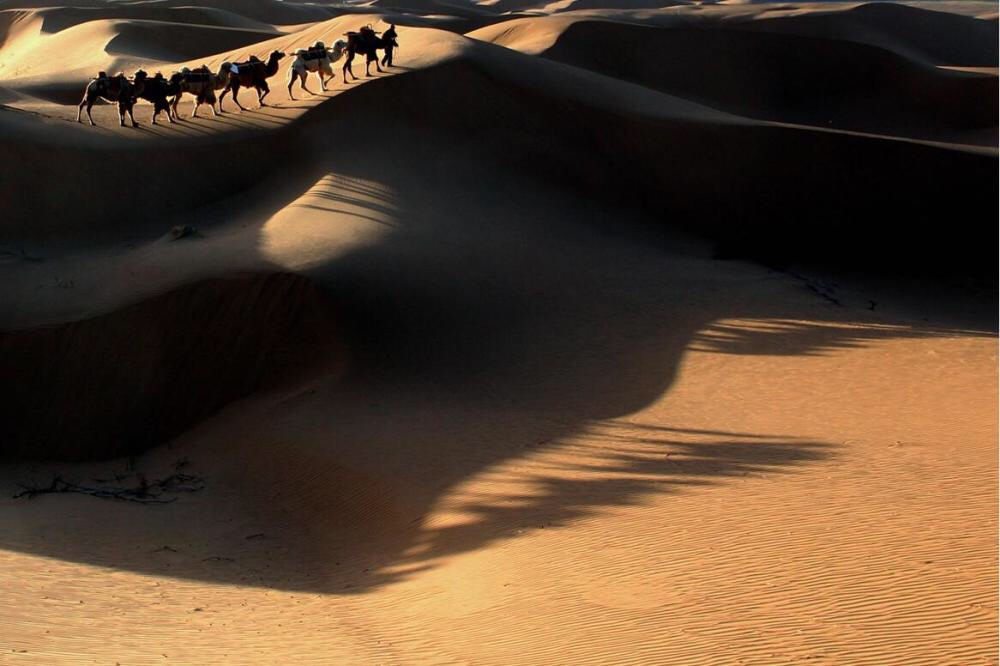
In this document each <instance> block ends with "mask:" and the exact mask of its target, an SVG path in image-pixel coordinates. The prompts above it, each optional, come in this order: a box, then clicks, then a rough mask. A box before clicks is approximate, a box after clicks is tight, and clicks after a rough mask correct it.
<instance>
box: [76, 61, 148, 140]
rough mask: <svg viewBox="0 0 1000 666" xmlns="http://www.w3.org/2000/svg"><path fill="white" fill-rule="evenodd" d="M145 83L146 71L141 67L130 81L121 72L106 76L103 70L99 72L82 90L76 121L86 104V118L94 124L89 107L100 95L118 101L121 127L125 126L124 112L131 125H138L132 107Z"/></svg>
mask: <svg viewBox="0 0 1000 666" xmlns="http://www.w3.org/2000/svg"><path fill="white" fill-rule="evenodd" d="M145 85H146V72H144V71H142V70H141V69H140V70H138V71H136V73H135V75H134V76H133V77H132V80H131V81H130V80H129V79H128V78H127V77H126V76H125V75H124V74H123V73H121V72H119V73H118V74H116V75H115V76H108V75H107V74H105V73H104V72H101V73H100V74H98V75H97V77H96V78H93V79H91V80H90V82H89V83H88V84H87V87H86V89H85V90H84V91H83V99H82V100H80V104H79V106H77V107H76V122H78V123H79V122H82V120H81V119H80V116H81V115H82V112H83V107H84V106H86V107H87V119H88V120H89V121H90V124H91V125H93V124H94V117H93V116H91V115H90V109H91V108H93V106H94V102H96V101H97V98H98V97H100V98H102V99H105V100H107V101H109V102H118V123H119V124H120V125H121V126H122V127H125V114H126V113H127V114H128V117H129V118H130V119H131V120H132V127H138V126H139V123H137V122H135V116H134V115H132V107H134V106H135V102H136V100H137V99H139V96H140V95H141V94H142V91H143V88H144V87H145Z"/></svg>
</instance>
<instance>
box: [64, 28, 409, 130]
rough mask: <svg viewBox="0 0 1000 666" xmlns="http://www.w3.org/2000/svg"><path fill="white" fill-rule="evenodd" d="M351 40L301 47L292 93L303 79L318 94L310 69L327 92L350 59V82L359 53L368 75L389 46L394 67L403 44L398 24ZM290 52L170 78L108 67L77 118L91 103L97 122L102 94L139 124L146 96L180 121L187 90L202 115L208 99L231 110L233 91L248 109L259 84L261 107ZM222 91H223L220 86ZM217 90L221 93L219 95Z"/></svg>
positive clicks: (388, 61) (218, 109)
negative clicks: (138, 107)
mask: <svg viewBox="0 0 1000 666" xmlns="http://www.w3.org/2000/svg"><path fill="white" fill-rule="evenodd" d="M344 36H345V37H346V38H347V39H346V40H343V39H338V40H337V41H336V43H334V45H333V47H331V48H327V47H326V45H325V44H324V43H323V42H316V43H315V44H314V45H313V46H310V47H309V48H304V49H299V50H297V51H296V52H295V54H294V55H295V57H294V59H293V60H292V64H291V66H290V67H289V68H288V80H287V83H288V96H289V98H290V99H293V100H294V99H295V97H294V96H293V94H292V86H293V85H294V84H295V83H296V82H298V83H299V86H300V87H301V88H302V90H303V91H305V92H306V93H309V94H310V95H312V94H315V93H313V92H312V91H311V90H309V88H308V87H306V79H307V78H308V76H309V75H310V74H316V75H318V77H319V87H320V90H321V91H323V92H325V91H326V89H327V88H326V86H327V84H328V83H329V82H330V81H332V80H333V79H334V70H333V64H334V63H336V62H338V61H340V60H341V59H342V58H343V59H344V65H343V67H342V68H341V76H342V77H343V79H344V82H345V83H346V82H347V81H348V78H347V77H348V76H351V77H352V78H353V79H354V80H357V79H358V77H357V76H355V74H354V71H353V70H352V69H351V63H352V62H353V61H354V58H355V56H358V55H362V56H364V57H365V76H371V71H370V68H371V64H372V63H373V62H374V63H375V68H376V69H377V70H378V71H379V72H384V71H385V70H384V69H382V67H381V66H380V62H379V57H378V51H383V57H382V60H381V65H385V66H387V67H392V66H393V64H392V55H393V51H394V50H395V49H396V48H397V47H398V46H399V43H398V42H397V41H396V26H395V25H390V26H389V29H388V30H386V31H385V32H383V33H381V34H379V33H378V32H376V31H375V30H374V28H372V26H370V25H368V26H365V27H363V28H361V30H359V31H358V32H347V33H344ZM284 57H285V54H284V53H282V52H281V51H277V50H275V51H272V52H271V54H270V55H269V56H268V58H267V60H266V61H264V60H261V59H259V58H257V57H256V56H250V59H249V60H247V61H245V62H236V63H232V62H224V63H222V64H221V65H220V66H219V69H218V70H217V71H215V72H213V71H212V70H210V69H209V67H208V65H202V66H201V67H196V68H194V69H191V68H188V67H183V68H182V69H181V70H180V71H177V72H174V73H173V74H171V75H170V77H169V78H167V77H164V76H163V74H161V73H157V74H156V75H154V76H152V77H150V76H149V75H148V74H147V73H146V72H144V71H143V70H141V69H140V70H137V71H136V72H135V74H134V75H133V76H132V77H131V78H129V77H127V76H125V74H123V73H118V74H116V75H115V76H108V75H107V73H105V72H100V73H99V74H98V75H97V77H95V78H93V79H91V80H90V81H89V82H88V83H87V87H86V89H85V90H84V93H83V99H82V100H81V101H80V104H79V106H78V107H77V112H76V121H77V122H83V120H82V116H83V110H84V108H86V109H87V119H88V120H89V121H90V124H91V125H93V124H94V118H93V117H92V116H91V114H90V110H91V109H92V108H93V106H94V104H95V103H96V102H97V100H98V99H103V100H105V101H107V102H111V103H117V104H118V122H119V124H120V125H121V126H122V127H124V126H125V116H126V115H127V116H128V117H129V120H130V121H131V122H132V127H138V126H139V123H137V122H136V121H135V116H134V115H133V113H132V110H133V107H134V106H135V104H136V102H137V101H139V100H140V99H144V100H146V101H148V102H151V103H152V104H153V124H154V125H156V124H157V123H156V119H157V116H159V114H160V112H161V111H163V112H166V114H167V120H168V121H169V122H171V123H172V122H174V121H175V120H180V116H178V115H177V105H178V104H179V103H180V101H181V98H183V97H184V95H191V96H192V97H194V109H193V110H192V111H191V117H192V118H196V117H197V116H198V109H199V108H200V107H201V105H202V104H208V107H209V108H210V109H211V110H212V115H213V116H215V115H216V114H217V113H225V110H224V109H223V108H222V101H223V100H224V99H225V97H226V95H231V96H232V99H233V102H234V103H235V104H236V106H237V107H238V108H239V110H240V111H246V107H244V106H243V105H242V104H240V101H239V99H238V97H237V95H238V93H239V91H240V89H241V88H253V89H254V90H255V91H256V92H257V104H258V105H259V106H261V107H264V106H267V104H266V103H265V102H264V98H265V97H267V95H268V94H269V93H270V92H271V89H270V87H269V86H268V83H267V80H268V79H270V78H271V77H273V76H274V75H275V74H277V73H278V63H279V62H280V61H281V60H282V59H283V58H284ZM219 91H221V93H220V92H219ZM216 93H219V94H218V95H216Z"/></svg>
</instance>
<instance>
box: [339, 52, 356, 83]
mask: <svg viewBox="0 0 1000 666" xmlns="http://www.w3.org/2000/svg"><path fill="white" fill-rule="evenodd" d="M353 60H354V51H348V52H347V59H346V60H344V68H343V70H342V72H341V74H343V76H344V83H347V80H348V79H347V75H348V74H350V75H351V78H353V79H354V80H355V81H357V80H358V77H357V76H355V75H354V69H353V68H352V67H351V62H352V61H353Z"/></svg>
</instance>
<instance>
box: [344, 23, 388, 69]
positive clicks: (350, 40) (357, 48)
mask: <svg viewBox="0 0 1000 666" xmlns="http://www.w3.org/2000/svg"><path fill="white" fill-rule="evenodd" d="M344 34H345V35H346V36H347V60H346V61H345V62H344V67H343V70H344V73H343V76H344V81H347V75H348V74H350V75H351V76H353V77H354V80H355V81H357V79H358V77H356V76H354V70H353V69H351V62H352V61H353V60H354V56H355V54H358V53H360V54H361V55H363V56H365V76H371V75H372V73H371V71H369V70H370V67H371V64H372V63H375V68H376V69H377V70H378V71H380V72H383V71H385V70H383V69H382V67H381V66H380V65H379V64H378V53H377V51H378V49H383V50H385V49H393V48H396V47H398V46H399V44H397V43H396V26H395V25H391V26H390V27H389V29H388V30H386V31H385V34H384V35H383V36H381V37H379V35H378V33H377V32H375V30H374V28H372V27H371V26H370V25H368V26H366V27H364V28H361V30H360V31H359V32H347V33H344Z"/></svg>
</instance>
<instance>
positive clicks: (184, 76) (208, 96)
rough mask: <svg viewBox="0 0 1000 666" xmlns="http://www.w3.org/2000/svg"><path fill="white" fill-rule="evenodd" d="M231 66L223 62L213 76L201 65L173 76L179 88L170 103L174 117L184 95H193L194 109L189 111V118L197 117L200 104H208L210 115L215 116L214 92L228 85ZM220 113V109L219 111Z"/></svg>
mask: <svg viewBox="0 0 1000 666" xmlns="http://www.w3.org/2000/svg"><path fill="white" fill-rule="evenodd" d="M231 66H232V64H231V63H228V62H224V63H222V65H221V66H220V67H219V71H218V73H216V74H213V73H212V71H211V70H210V69H209V68H208V65H202V66H201V67H195V68H194V69H189V68H187V67H184V68H182V69H181V71H179V72H177V73H176V74H174V75H173V76H172V77H170V78H171V79H174V78H175V77H176V79H177V84H178V86H179V92H178V93H177V96H176V97H174V101H173V102H172V103H171V108H172V109H173V111H174V117H175V118H178V116H177V104H178V103H179V102H180V101H181V97H183V96H184V93H187V94H189V95H194V109H193V110H192V111H191V117H192V118H196V117H197V116H198V107H199V106H201V105H202V104H208V106H209V108H210V109H212V115H213V116H214V115H216V112H215V101H216V100H215V91H216V90H222V89H223V88H225V87H226V84H228V83H229V73H230V72H229V68H230V67H231ZM220 112H221V109H220Z"/></svg>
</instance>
